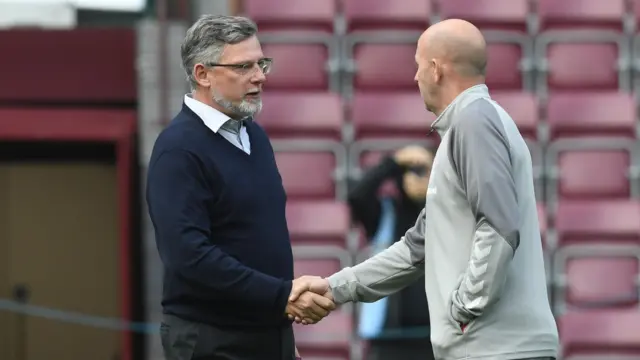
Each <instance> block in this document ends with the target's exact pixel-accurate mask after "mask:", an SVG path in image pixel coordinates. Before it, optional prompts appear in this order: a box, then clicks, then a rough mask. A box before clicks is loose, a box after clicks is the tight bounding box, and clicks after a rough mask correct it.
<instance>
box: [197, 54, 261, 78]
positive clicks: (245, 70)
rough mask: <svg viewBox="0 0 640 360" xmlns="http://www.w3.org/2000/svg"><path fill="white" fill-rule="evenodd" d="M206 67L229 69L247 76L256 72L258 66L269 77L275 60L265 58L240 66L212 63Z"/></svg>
mask: <svg viewBox="0 0 640 360" xmlns="http://www.w3.org/2000/svg"><path fill="white" fill-rule="evenodd" d="M261 62H262V63H263V64H262V65H260V63H261ZM204 65H205V66H208V67H228V68H232V69H234V70H236V71H237V72H239V73H243V74H245V75H246V74H248V73H249V72H250V70H252V69H253V71H255V69H256V65H258V68H260V71H262V73H263V74H265V75H267V74H269V73H270V72H271V67H272V66H273V58H269V57H264V58H262V59H260V60H258V61H250V62H245V63H240V64H220V63H214V62H210V63H206V64H204ZM249 66H250V67H249ZM251 74H253V72H251Z"/></svg>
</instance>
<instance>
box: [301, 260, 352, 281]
mask: <svg viewBox="0 0 640 360" xmlns="http://www.w3.org/2000/svg"><path fill="white" fill-rule="evenodd" d="M343 267H344V265H343V264H341V263H340V261H339V259H338V258H333V259H327V258H316V259H314V258H304V259H299V258H296V259H294V264H293V276H294V277H295V278H298V277H300V276H303V275H313V276H322V277H329V276H331V275H333V274H335V273H337V272H338V271H340V270H341V269H342V268H343Z"/></svg>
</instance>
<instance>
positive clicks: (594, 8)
mask: <svg viewBox="0 0 640 360" xmlns="http://www.w3.org/2000/svg"><path fill="white" fill-rule="evenodd" d="M537 3H538V18H539V21H540V27H541V29H542V30H546V29H550V28H553V29H559V28H560V29H567V28H588V29H599V28H614V29H615V28H619V29H622V27H623V17H624V15H625V13H626V4H625V0H612V1H602V0H562V1H558V0H537Z"/></svg>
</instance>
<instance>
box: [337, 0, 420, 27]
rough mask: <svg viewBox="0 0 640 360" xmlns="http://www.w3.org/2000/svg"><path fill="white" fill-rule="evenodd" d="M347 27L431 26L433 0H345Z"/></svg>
mask: <svg viewBox="0 0 640 360" xmlns="http://www.w3.org/2000/svg"><path fill="white" fill-rule="evenodd" d="M342 2H343V9H344V16H345V19H346V21H347V26H348V31H359V30H373V29H376V30H380V29H412V30H418V31H423V30H424V29H426V28H427V27H428V26H429V17H430V16H431V2H430V1H425V0H403V1H395V0H343V1H342Z"/></svg>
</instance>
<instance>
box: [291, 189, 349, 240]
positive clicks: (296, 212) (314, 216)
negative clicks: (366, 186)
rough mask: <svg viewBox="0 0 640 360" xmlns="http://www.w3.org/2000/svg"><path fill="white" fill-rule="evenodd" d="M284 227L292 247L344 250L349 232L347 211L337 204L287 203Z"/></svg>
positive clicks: (325, 202) (344, 207)
mask: <svg viewBox="0 0 640 360" xmlns="http://www.w3.org/2000/svg"><path fill="white" fill-rule="evenodd" d="M286 213H287V214H286V215H287V224H288V226H289V233H290V234H291V241H292V243H293V244H294V245H328V246H338V247H340V248H345V247H346V246H347V235H348V233H349V230H350V218H349V208H348V207H347V205H346V204H344V203H342V202H336V201H331V200H327V201H318V200H316V201H288V203H287V211H286Z"/></svg>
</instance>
